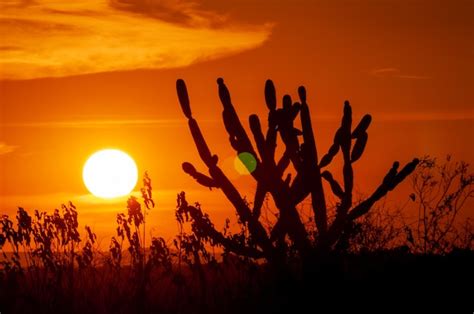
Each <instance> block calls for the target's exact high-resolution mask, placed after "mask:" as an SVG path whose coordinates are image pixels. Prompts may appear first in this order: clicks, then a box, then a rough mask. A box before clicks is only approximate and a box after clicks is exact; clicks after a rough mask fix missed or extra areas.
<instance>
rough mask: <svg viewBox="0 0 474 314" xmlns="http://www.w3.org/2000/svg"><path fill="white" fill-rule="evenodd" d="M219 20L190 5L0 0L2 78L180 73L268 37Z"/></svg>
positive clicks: (266, 30)
mask: <svg viewBox="0 0 474 314" xmlns="http://www.w3.org/2000/svg"><path fill="white" fill-rule="evenodd" d="M223 20H225V17H222V16H219V15H217V14H215V13H212V12H206V11H204V10H202V9H200V8H199V7H198V6H197V5H196V3H195V2H193V1H191V2H190V1H179V0H165V1H158V0H147V1H145V0H112V1H106V0H77V1H57V0H38V1H26V2H25V1H18V0H17V1H13V0H5V1H2V2H1V3H0V79H32V78H39V77H58V76H69V75H79V74H86V73H95V72H106V71H118V70H131V69H141V68H146V69H159V68H172V67H181V66H186V65H189V64H192V63H194V62H198V61H202V60H208V59H213V58H218V57H222V56H226V55H229V54H234V53H238V52H241V51H244V50H247V49H252V48H255V47H257V46H259V45H261V44H262V43H263V42H265V40H266V39H267V38H268V36H269V35H270V31H271V26H270V25H259V26H255V27H252V28H249V27H244V26H241V25H238V24H233V23H231V22H227V23H225V25H226V26H225V27H224V26H222V24H223V23H222V21H223ZM219 25H220V27H216V26H219Z"/></svg>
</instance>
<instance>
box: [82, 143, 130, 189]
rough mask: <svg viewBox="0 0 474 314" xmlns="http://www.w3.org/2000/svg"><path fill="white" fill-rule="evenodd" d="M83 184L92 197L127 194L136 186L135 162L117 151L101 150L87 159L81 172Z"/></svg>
mask: <svg viewBox="0 0 474 314" xmlns="http://www.w3.org/2000/svg"><path fill="white" fill-rule="evenodd" d="M82 178H83V180H84V184H85V186H86V187H87V189H88V190H89V192H91V193H92V194H93V195H95V196H97V197H101V198H114V197H120V196H124V195H127V194H129V193H130V192H131V191H132V190H133V189H134V188H135V185H136V184H137V180H138V170H137V165H136V164H135V161H134V160H133V159H132V157H130V156H129V155H127V154H126V153H124V152H123V151H121V150H118V149H103V150H100V151H97V152H95V153H94V154H92V156H90V157H89V159H87V161H86V163H85V164H84V168H83V171H82Z"/></svg>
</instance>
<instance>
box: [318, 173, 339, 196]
mask: <svg viewBox="0 0 474 314" xmlns="http://www.w3.org/2000/svg"><path fill="white" fill-rule="evenodd" d="M321 177H323V178H324V179H325V180H326V181H327V182H328V183H329V185H330V186H331V190H332V192H333V193H334V195H336V196H337V197H339V198H340V199H342V198H343V197H344V191H343V190H342V188H341V186H340V185H339V183H338V182H337V181H336V179H334V177H333V176H332V174H331V173H330V172H329V171H327V170H326V171H324V172H323V173H321Z"/></svg>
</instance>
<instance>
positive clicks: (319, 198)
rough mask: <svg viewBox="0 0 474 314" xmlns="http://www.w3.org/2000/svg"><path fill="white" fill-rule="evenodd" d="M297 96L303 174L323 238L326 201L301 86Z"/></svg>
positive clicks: (325, 228)
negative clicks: (298, 100)
mask: <svg viewBox="0 0 474 314" xmlns="http://www.w3.org/2000/svg"><path fill="white" fill-rule="evenodd" d="M298 94H299V96H300V100H301V112H300V117H301V125H302V127H303V140H304V161H303V164H304V166H303V168H304V169H303V171H304V172H305V175H307V176H308V179H309V180H308V181H307V184H309V186H310V187H311V202H312V205H313V211H314V218H315V222H316V226H317V228H318V231H319V234H320V236H324V234H325V233H326V231H327V213H326V211H327V209H326V199H325V196H324V190H323V184H322V180H321V172H320V169H319V167H318V154H317V150H316V141H315V139H314V135H313V129H312V125H311V118H310V114H309V107H308V104H307V103H306V90H305V88H304V87H303V86H300V88H298ZM305 181H306V180H305Z"/></svg>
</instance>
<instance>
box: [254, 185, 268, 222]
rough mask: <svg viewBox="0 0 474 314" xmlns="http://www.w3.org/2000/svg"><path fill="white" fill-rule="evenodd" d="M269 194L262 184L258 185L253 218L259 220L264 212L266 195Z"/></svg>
mask: <svg viewBox="0 0 474 314" xmlns="http://www.w3.org/2000/svg"><path fill="white" fill-rule="evenodd" d="M266 194H267V191H266V189H265V188H264V187H263V184H261V183H260V182H259V183H258V184H257V190H256V191H255V197H254V201H253V211H252V213H253V216H254V217H255V218H256V219H258V218H259V217H260V214H261V212H262V205H263V202H264V201H265V195H266Z"/></svg>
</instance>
